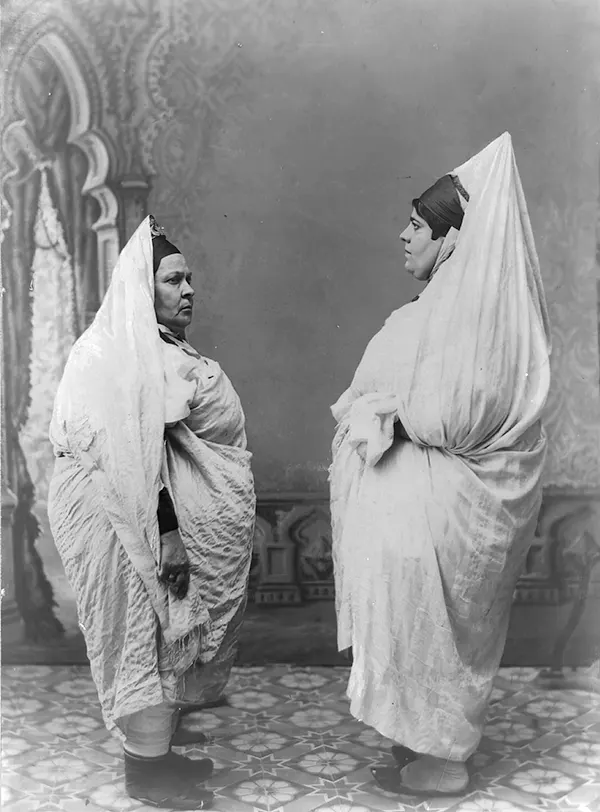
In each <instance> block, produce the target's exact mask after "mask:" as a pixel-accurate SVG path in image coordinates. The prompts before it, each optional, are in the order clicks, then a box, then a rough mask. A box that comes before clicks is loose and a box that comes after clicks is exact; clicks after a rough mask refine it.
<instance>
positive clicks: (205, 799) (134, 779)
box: [123, 752, 214, 810]
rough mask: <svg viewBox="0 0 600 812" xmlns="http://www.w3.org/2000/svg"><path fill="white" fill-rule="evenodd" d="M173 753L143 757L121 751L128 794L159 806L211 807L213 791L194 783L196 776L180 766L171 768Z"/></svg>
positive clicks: (166, 807) (189, 808)
mask: <svg viewBox="0 0 600 812" xmlns="http://www.w3.org/2000/svg"><path fill="white" fill-rule="evenodd" d="M174 755H175V753H168V754H167V755H166V756H159V757H158V758H142V757H141V756H134V755H132V754H131V753H127V752H124V753H123V757H124V760H125V789H126V791H127V794H128V795H129V797H130V798H135V800H136V801H141V802H142V803H144V804H147V805H148V806H154V807H157V808H159V809H176V810H195V809H210V808H211V806H212V803H213V797H214V796H213V793H212V792H208V791H207V790H205V789H200V788H199V787H198V786H196V784H197V781H198V779H194V778H192V777H191V776H189V775H186V774H185V771H184V770H182V769H181V768H176V769H174V762H173V759H172V758H171V757H172V756H174ZM185 760H186V761H189V759H185Z"/></svg>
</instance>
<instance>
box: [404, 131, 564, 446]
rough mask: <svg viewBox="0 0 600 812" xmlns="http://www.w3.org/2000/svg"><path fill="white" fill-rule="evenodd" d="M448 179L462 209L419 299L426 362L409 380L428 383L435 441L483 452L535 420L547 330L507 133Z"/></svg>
mask: <svg viewBox="0 0 600 812" xmlns="http://www.w3.org/2000/svg"><path fill="white" fill-rule="evenodd" d="M452 174H454V175H455V176H456V177H457V178H458V180H459V181H460V183H461V184H462V186H463V187H464V188H465V189H466V191H467V192H468V195H469V202H468V203H464V201H463V205H464V208H465V216H464V219H463V222H462V226H461V229H460V231H458V232H457V231H455V230H451V232H449V234H448V236H447V237H446V240H445V244H444V245H443V246H442V254H443V252H444V251H445V250H446V249H447V245H446V244H447V243H450V242H452V243H454V250H453V251H452V254H451V256H449V258H448V259H447V260H446V261H445V262H444V263H443V264H442V265H441V266H440V267H439V269H438V271H437V273H436V274H435V277H434V278H433V279H432V280H431V283H430V284H429V285H428V287H427V288H426V290H425V291H424V293H423V295H422V297H421V299H420V302H419V304H420V305H421V307H422V308H423V310H424V311H425V312H424V313H423V317H424V318H423V321H422V326H421V330H420V336H419V345H420V346H419V351H418V355H419V357H420V358H423V356H429V359H430V361H431V363H425V364H424V365H423V366H422V367H421V371H420V372H419V371H418V370H417V371H416V375H415V378H414V379H413V382H414V383H415V384H416V383H417V379H419V380H422V377H423V375H424V374H432V375H433V376H434V379H435V389H436V395H435V397H436V400H437V399H439V401H440V403H441V404H442V406H441V410H440V411H441V415H442V421H443V425H442V426H441V427H440V428H441V430H442V437H443V439H444V440H445V441H450V442H451V447H452V448H453V449H454V450H457V451H458V450H467V449H469V450H470V451H471V452H472V451H474V450H475V449H476V448H477V449H478V450H479V451H484V450H486V451H490V450H492V448H493V447H494V446H495V445H497V444H498V443H502V444H504V447H506V444H508V445H510V443H511V442H512V440H514V439H515V438H516V437H517V436H518V435H519V434H521V433H522V432H523V431H524V430H525V428H526V427H527V426H529V425H531V424H532V423H533V422H534V421H535V420H537V419H538V418H539V416H540V413H541V410H542V407H543V405H544V403H545V401H546V397H547V394H548V388H549V385H550V366H549V354H550V326H549V320H548V312H547V308H546V302H545V298H544V291H543V287H542V281H541V275H540V268H539V261H538V257H537V252H536V249H535V243H534V239H533V234H532V230H531V224H530V221H529V215H528V212H527V205H526V203H525V198H524V195H523V189H522V186H521V179H520V177H519V172H518V169H517V165H516V161H515V156H514V152H513V147H512V140H511V137H510V135H509V134H508V133H504V135H502V136H500V137H499V138H498V139H496V140H495V141H493V142H492V143H491V144H489V145H488V146H487V147H486V148H485V149H483V150H482V151H481V152H480V153H478V154H477V155H476V156H475V157H474V158H471V160H469V161H467V163H465V164H463V165H462V166H459V167H458V168H457V169H455V170H454V172H453V173H452ZM423 382H424V381H423ZM426 389H427V390H429V391H430V392H431V386H429V385H428V386H426ZM431 395H432V396H434V395H433V392H431ZM444 404H446V406H444ZM411 412H412V410H411ZM461 425H462V427H463V431H462V432H458V434H457V427H459V426H461ZM493 438H495V439H493Z"/></svg>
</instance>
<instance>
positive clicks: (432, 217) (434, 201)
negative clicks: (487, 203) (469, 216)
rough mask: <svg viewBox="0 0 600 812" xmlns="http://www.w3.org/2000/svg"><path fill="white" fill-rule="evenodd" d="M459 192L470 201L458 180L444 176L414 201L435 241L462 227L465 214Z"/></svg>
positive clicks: (416, 209)
mask: <svg viewBox="0 0 600 812" xmlns="http://www.w3.org/2000/svg"><path fill="white" fill-rule="evenodd" d="M459 191H460V194H461V195H462V196H463V197H464V199H465V200H467V201H468V199H469V195H468V193H467V191H466V190H465V189H464V188H463V187H462V186H461V184H460V182H459V180H458V178H455V177H453V176H452V175H444V176H443V177H441V178H440V179H439V180H436V182H435V183H434V184H433V186H430V187H429V189H427V190H426V191H425V192H423V194H422V195H421V197H418V198H415V200H413V202H412V204H413V208H414V209H415V211H416V212H417V214H418V215H419V217H422V218H423V220H425V222H426V223H427V225H428V226H429V228H430V229H431V236H432V237H433V239H434V240H437V239H439V238H440V237H445V236H446V234H447V233H448V232H449V231H450V229H451V228H456V229H459V228H460V227H461V225H462V221H463V216H464V212H463V208H462V206H461V203H460V197H459Z"/></svg>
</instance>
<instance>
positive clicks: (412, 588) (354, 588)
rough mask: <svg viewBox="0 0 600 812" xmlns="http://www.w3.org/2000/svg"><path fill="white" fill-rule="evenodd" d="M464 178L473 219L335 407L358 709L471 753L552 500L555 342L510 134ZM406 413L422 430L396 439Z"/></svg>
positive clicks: (370, 351) (339, 524)
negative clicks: (520, 584) (546, 425)
mask: <svg viewBox="0 0 600 812" xmlns="http://www.w3.org/2000/svg"><path fill="white" fill-rule="evenodd" d="M453 174H454V175H455V176H457V177H458V179H459V181H460V183H461V184H462V186H463V187H464V188H465V189H466V190H467V192H468V194H469V203H468V204H465V215H464V220H463V224H462V227H461V229H460V231H459V232H457V231H454V230H452V231H451V232H450V233H449V234H448V237H447V238H446V240H445V243H444V245H443V247H442V252H441V255H440V257H441V259H442V258H443V261H441V262H438V267H437V268H436V269H435V273H434V276H433V277H432V279H431V281H430V283H429V285H428V286H427V287H426V289H425V291H424V292H423V294H422V295H421V296H420V297H419V299H418V300H417V301H415V302H412V303H410V304H408V305H406V306H405V307H403V308H401V309H400V310H398V311H396V312H395V313H393V314H392V315H391V316H390V318H389V319H388V320H387V322H386V324H385V325H384V327H383V328H382V330H381V331H380V332H379V333H378V334H377V335H376V336H375V337H374V338H373V339H372V340H371V342H370V343H369V345H368V347H367V349H366V351H365V354H364V356H363V358H362V360H361V362H360V364H359V366H358V368H357V370H356V373H355V376H354V379H353V381H352V384H351V386H350V388H349V389H348V390H347V391H346V392H345V393H344V394H343V395H342V396H341V398H340V399H339V401H338V402H337V403H336V404H335V406H333V407H332V411H333V414H334V417H335V418H336V420H337V422H338V428H337V432H336V436H335V440H334V443H333V464H332V467H331V473H330V479H331V500H332V521H333V555H334V564H335V582H336V605H337V615H338V643H339V648H340V649H346V648H348V647H350V646H351V647H352V650H353V656H354V661H353V666H352V672H351V677H350V681H349V685H348V696H349V698H350V700H351V711H352V713H353V714H354V716H356V717H357V718H358V719H361V720H362V721H364V722H366V723H367V724H369V725H371V726H373V727H374V728H376V729H377V730H378V731H379V732H380V733H381V734H382V735H384V736H386V737H388V738H391V739H393V740H395V741H397V742H399V743H402V744H404V745H406V746H409V747H411V748H412V749H414V750H416V751H418V752H421V753H428V754H430V755H434V756H439V757H446V758H451V759H455V760H463V759H466V758H468V757H469V756H470V755H471V754H472V753H473V752H474V750H475V749H476V747H477V745H478V743H479V740H480V737H481V731H482V724H483V720H484V714H485V709H486V704H487V700H488V698H489V694H490V692H491V689H492V680H493V678H494V676H495V674H496V671H497V668H498V666H499V662H500V658H501V655H502V650H503V646H504V643H505V639H506V631H507V625H508V620H509V613H510V606H511V600H512V595H513V592H514V587H515V585H516V581H517V578H518V576H519V574H520V572H521V570H522V567H523V564H524V558H525V556H526V553H527V550H528V548H529V546H530V543H531V541H532V539H533V535H534V529H535V523H536V520H537V514H538V511H539V506H540V499H541V473H542V467H543V463H544V459H545V451H546V438H545V435H544V432H543V429H542V426H541V422H540V415H541V412H542V408H543V406H544V403H545V400H546V397H547V393H548V388H549V383H550V371H549V353H550V339H549V325H548V317H547V311H546V306H545V301H544V294H543V289H542V283H541V277H540V272H539V264H538V259H537V254H536V250H535V245H534V241H533V236H532V232H531V226H530V222H529V217H528V214H527V208H526V204H525V200H524V196H523V191H522V187H521V182H520V179H519V174H518V170H517V167H516V163H515V158H514V154H513V149H512V142H511V138H510V135H509V134H508V133H505V134H504V135H502V136H501V137H500V138H498V139H497V140H496V141H494V142H493V143H492V144H490V145H489V146H488V147H486V148H485V149H484V150H483V151H482V152H481V153H479V154H478V155H477V156H475V158H473V159H472V160H470V161H469V162H468V163H466V164H464V165H463V166H461V167H459V168H458V169H456V170H455V171H454V173H453ZM397 418H399V419H400V420H401V421H402V424H403V425H404V427H405V429H406V431H407V433H408V435H409V437H410V439H411V441H410V442H408V441H406V442H395V443H394V442H393V436H394V432H393V424H394V420H395V419H397ZM357 449H358V450H360V451H361V454H360V455H359V453H357ZM361 455H362V456H364V458H365V461H364V462H363V460H362V459H361Z"/></svg>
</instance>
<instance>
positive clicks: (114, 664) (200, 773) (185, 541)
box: [48, 218, 255, 809]
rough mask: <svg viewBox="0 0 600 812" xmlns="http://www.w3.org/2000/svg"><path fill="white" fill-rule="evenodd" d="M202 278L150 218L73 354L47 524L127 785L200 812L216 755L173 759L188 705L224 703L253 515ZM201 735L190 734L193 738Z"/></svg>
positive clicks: (159, 801)
mask: <svg viewBox="0 0 600 812" xmlns="http://www.w3.org/2000/svg"><path fill="white" fill-rule="evenodd" d="M191 281H192V277H191V273H190V270H189V268H188V266H187V264H186V261H185V259H184V257H183V256H182V255H181V253H180V252H179V250H178V249H177V248H176V247H175V246H174V245H173V244H172V243H170V242H169V241H168V240H167V239H166V238H165V236H164V235H163V234H162V233H160V229H158V227H157V226H156V224H155V223H154V221H153V219H152V218H146V220H144V222H143V223H142V224H141V225H140V227H139V228H138V229H137V231H136V232H135V234H134V235H133V236H132V237H131V239H130V240H129V242H128V243H127V245H126V246H125V248H124V249H123V251H122V252H121V255H120V257H119V261H118V263H117V266H116V268H115V270H114V272H113V276H112V281H111V284H110V287H109V289H108V291H107V294H106V297H105V299H104V301H103V303H102V306H101V307H100V309H99V311H98V313H97V315H96V318H95V319H94V322H93V324H92V325H91V326H90V328H89V329H88V330H87V331H86V332H85V333H84V334H83V336H82V337H81V338H80V339H79V341H78V342H77V343H76V344H75V346H74V347H73V350H72V352H71V354H70V357H69V360H68V362H67V366H66V368H65V372H64V375H63V379H62V381H61V384H60V387H59V390H58V394H57V397H56V403H55V408H54V415H53V419H52V424H51V439H52V442H53V445H54V450H55V454H56V456H57V461H56V467H55V471H54V476H53V479H52V483H51V487H50V495H49V505H48V512H49V517H50V525H51V528H52V533H53V536H54V539H55V542H56V546H57V549H58V551H59V553H60V555H61V558H62V561H63V564H64V567H65V572H66V574H67V577H68V578H69V581H70V583H71V585H72V587H73V589H74V592H75V596H76V598H77V611H78V616H79V622H80V626H81V629H82V631H83V633H84V636H85V640H86V644H87V651H88V657H89V660H90V666H91V671H92V676H93V678H94V682H95V684H96V687H97V689H98V696H99V699H100V703H101V706H102V712H103V715H104V720H105V722H106V725H107V727H108V728H109V729H116V730H117V731H118V732H119V733H120V735H121V738H122V739H123V746H124V761H125V778H126V788H127V792H128V793H129V795H130V796H131V797H133V798H136V799H138V800H141V801H143V802H144V803H146V804H150V805H152V806H159V807H167V808H170V809H203V808H207V807H208V806H209V805H210V803H211V801H212V793H210V792H208V791H206V790H205V789H203V788H202V787H199V786H198V784H199V783H201V782H202V781H203V780H205V779H206V778H208V777H209V776H210V774H211V772H212V762H211V761H210V759H201V760H196V761H193V760H189V759H186V758H184V757H182V756H180V755H177V754H175V753H174V752H173V751H172V750H171V745H172V744H183V743H186V742H188V741H190V739H191V738H193V736H192V737H190V736H189V735H188V736H187V738H186V735H185V731H183V732H182V731H181V730H178V731H176V732H175V737H173V732H174V729H175V727H176V725H177V716H178V709H179V708H182V707H184V706H186V705H188V706H189V705H193V704H196V703H200V704H202V703H210V702H213V701H215V699H217V698H218V697H219V696H220V694H221V691H222V690H223V688H224V685H225V683H226V682H227V679H228V676H229V671H230V669H231V666H232V664H233V659H234V655H235V650H236V641H237V637H238V633H239V629H240V624H241V619H242V615H243V612H244V608H245V602H246V587H247V580H248V572H249V567H250V558H251V551H252V538H253V527H254V515H255V496H254V484H253V478H252V473H251V470H250V453H249V452H248V451H247V450H246V433H245V427H244V424H245V420H244V413H243V410H242V406H241V404H240V401H239V398H238V396H237V394H236V392H235V390H234V388H233V386H232V384H231V382H230V381H229V379H228V378H227V376H226V375H225V374H224V372H223V371H222V370H221V368H220V366H219V365H218V364H217V363H216V362H215V361H212V360H210V359H207V358H204V357H203V356H201V355H200V354H199V353H197V352H196V351H195V350H194V349H193V348H192V347H191V346H190V345H189V344H188V342H187V341H186V338H185V330H186V327H188V326H189V324H190V322H191V319H192V306H193V297H194V291H193V288H192V286H191ZM188 733H189V731H188Z"/></svg>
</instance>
